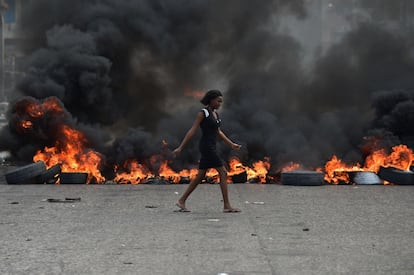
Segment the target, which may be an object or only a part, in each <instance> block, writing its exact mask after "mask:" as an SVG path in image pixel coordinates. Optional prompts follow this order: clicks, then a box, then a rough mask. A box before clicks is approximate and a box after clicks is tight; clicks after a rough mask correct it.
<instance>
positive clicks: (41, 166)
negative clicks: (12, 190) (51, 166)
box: [4, 161, 46, 184]
mask: <svg viewBox="0 0 414 275" xmlns="http://www.w3.org/2000/svg"><path fill="white" fill-rule="evenodd" d="M45 171H46V165H45V163H44V162H43V161H38V162H35V163H31V164H29V165H26V166H23V167H19V168H17V169H14V170H12V171H10V172H7V173H6V174H4V176H5V178H6V181H7V183H8V184H33V183H39V182H38V179H37V177H38V176H39V175H41V174H42V173H43V172H45Z"/></svg>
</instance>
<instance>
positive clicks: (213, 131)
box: [173, 90, 241, 213]
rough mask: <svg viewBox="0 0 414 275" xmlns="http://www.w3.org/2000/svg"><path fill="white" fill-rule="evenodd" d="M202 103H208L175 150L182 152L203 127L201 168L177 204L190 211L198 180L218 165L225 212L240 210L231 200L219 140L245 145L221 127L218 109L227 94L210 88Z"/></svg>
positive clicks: (237, 145) (175, 152) (182, 209)
mask: <svg viewBox="0 0 414 275" xmlns="http://www.w3.org/2000/svg"><path fill="white" fill-rule="evenodd" d="M201 103H202V104H203V105H205V108H203V109H202V110H201V111H200V112H199V113H197V116H196V119H195V121H194V123H193V126H192V127H191V128H190V129H189V130H188V132H187V133H186V135H185V136H184V139H183V140H182V142H181V144H180V146H178V147H177V148H176V149H175V150H174V151H173V154H174V155H175V156H176V155H177V154H179V153H180V152H181V151H182V150H183V148H184V146H185V145H186V144H187V143H188V141H189V140H190V139H191V138H192V137H193V136H194V134H195V133H196V131H197V130H198V128H199V127H200V128H201V130H202V137H201V139H200V143H199V149H200V153H201V158H200V163H199V169H198V173H197V176H196V177H195V178H194V179H192V180H191V182H190V184H189V186H188V187H187V189H186V191H185V192H184V194H183V195H182V196H181V197H180V199H179V200H178V201H177V203H176V206H177V207H178V208H179V209H180V210H179V211H181V212H190V210H188V209H187V208H186V205H185V202H186V200H187V198H188V197H189V196H190V194H191V193H192V192H193V191H194V190H195V189H196V187H197V186H198V184H200V183H201V181H202V180H203V179H204V177H205V176H206V172H207V170H208V169H210V168H214V169H216V170H217V172H218V173H219V177H220V188H221V193H222V195H223V203H224V208H223V212H225V213H236V212H240V211H241V210H240V209H238V208H233V207H232V206H231V204H230V201H229V195H228V188H227V171H226V168H225V167H224V165H223V162H222V160H221V159H220V157H219V156H218V155H217V149H216V141H217V136H219V137H220V138H221V139H223V140H224V141H225V142H226V143H227V144H228V145H230V146H231V147H232V148H233V149H237V150H238V149H240V147H241V145H239V144H237V143H234V142H232V141H231V140H230V139H229V138H228V137H227V136H226V135H225V134H224V133H223V131H222V130H221V129H220V123H221V120H220V118H219V115H218V113H217V112H216V110H217V109H219V108H220V106H221V104H222V103H223V95H222V93H221V92H220V91H218V90H210V91H208V92H207V93H206V94H205V95H204V97H203V98H202V99H201Z"/></svg>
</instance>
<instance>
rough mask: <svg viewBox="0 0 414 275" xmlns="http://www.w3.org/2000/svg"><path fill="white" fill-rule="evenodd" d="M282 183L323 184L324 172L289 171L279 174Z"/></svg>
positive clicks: (298, 184) (299, 184)
mask: <svg viewBox="0 0 414 275" xmlns="http://www.w3.org/2000/svg"><path fill="white" fill-rule="evenodd" d="M280 179H281V182H282V184H283V185H295V186H318V185H324V184H325V180H324V174H323V173H322V172H317V171H289V172H282V173H281V176H280Z"/></svg>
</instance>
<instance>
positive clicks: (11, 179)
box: [4, 161, 88, 184]
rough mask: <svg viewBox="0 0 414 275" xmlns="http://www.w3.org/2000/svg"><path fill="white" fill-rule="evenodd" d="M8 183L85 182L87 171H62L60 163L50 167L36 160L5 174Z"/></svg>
mask: <svg viewBox="0 0 414 275" xmlns="http://www.w3.org/2000/svg"><path fill="white" fill-rule="evenodd" d="M4 177H5V178H6V182H7V183H8V184H56V183H58V182H59V183H60V184H85V183H86V180H87V177H88V174H87V173H72V172H71V173H67V172H62V169H61V166H60V164H56V165H54V166H52V167H50V168H49V169H47V168H46V165H45V163H44V162H43V161H38V162H34V163H31V164H28V165H25V166H22V167H19V168H16V169H13V170H11V171H8V172H7V173H5V174H4Z"/></svg>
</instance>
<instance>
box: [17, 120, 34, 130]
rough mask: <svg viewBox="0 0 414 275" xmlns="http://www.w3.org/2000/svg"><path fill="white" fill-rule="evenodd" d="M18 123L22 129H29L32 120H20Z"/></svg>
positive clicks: (31, 125)
mask: <svg viewBox="0 0 414 275" xmlns="http://www.w3.org/2000/svg"><path fill="white" fill-rule="evenodd" d="M20 125H21V126H22V127H23V128H24V129H30V128H32V127H33V122H31V121H30V120H22V121H21V122H20Z"/></svg>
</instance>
